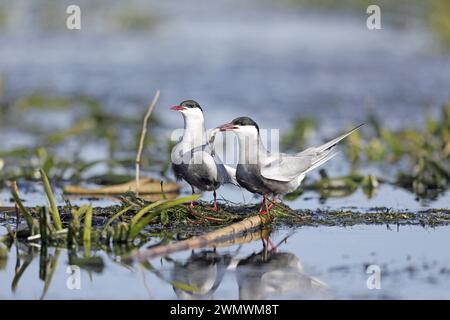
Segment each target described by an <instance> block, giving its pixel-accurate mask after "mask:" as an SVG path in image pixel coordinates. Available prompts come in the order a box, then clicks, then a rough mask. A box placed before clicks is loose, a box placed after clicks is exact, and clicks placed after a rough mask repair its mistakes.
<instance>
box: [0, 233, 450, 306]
mask: <svg viewBox="0 0 450 320" xmlns="http://www.w3.org/2000/svg"><path fill="white" fill-rule="evenodd" d="M292 232H293V234H292ZM287 235H291V236H290V237H289V238H288V239H287V240H286V242H283V243H282V244H280V245H279V246H278V248H277V251H276V252H271V253H268V256H267V257H266V258H263V256H262V255H261V254H260V251H261V250H262V248H263V245H262V243H263V242H262V240H255V241H253V242H251V243H247V244H245V245H243V246H241V247H239V245H234V246H230V247H224V248H217V250H216V252H214V251H213V249H211V248H210V249H204V250H195V252H194V253H191V252H182V253H178V254H174V255H171V256H170V258H169V259H159V258H156V259H153V260H151V261H150V262H151V264H152V266H153V268H154V270H153V271H149V270H148V269H145V268H143V267H142V266H141V265H139V264H135V265H133V266H132V267H129V266H122V265H120V263H118V262H117V261H115V258H114V255H111V256H107V255H106V254H105V253H104V252H98V253H94V255H96V256H99V257H101V258H102V259H103V261H104V263H105V267H104V268H103V270H101V271H100V270H97V271H95V270H94V271H93V270H91V271H87V270H83V269H82V270H81V278H80V279H81V288H80V289H79V290H78V289H73V290H70V289H68V288H67V281H68V277H69V274H67V273H66V272H67V267H68V257H67V251H66V250H63V249H61V250H60V253H59V260H58V264H57V267H56V270H55V272H54V274H53V278H52V280H51V283H50V285H49V289H48V292H47V294H46V295H45V298H46V299H79V298H91V299H103V298H112V299H123V298H127V299H128V298H136V299H192V298H197V299H207V298H208V299H209V298H213V299H239V298H261V299H291V298H294V299H311V298H315V299H386V298H398V299H433V298H437V299H448V298H450V295H449V292H448V284H449V281H450V269H449V265H450V254H449V253H448V250H442V244H443V243H448V241H449V240H450V235H449V233H448V230H447V228H445V227H439V228H436V229H424V228H421V227H417V226H414V227H403V226H402V227H400V228H399V229H398V230H388V229H386V227H385V226H374V225H372V226H354V227H352V228H336V227H319V228H312V227H305V228H299V229H296V230H277V231H275V232H273V233H272V234H271V240H272V242H273V244H274V245H276V244H277V242H278V241H281V240H283V238H285V237H286V236H287ZM25 249H26V247H24V246H20V251H19V252H20V254H21V256H22V259H23V258H25V257H26V255H25ZM35 250H36V251H35V253H34V255H35V257H34V259H33V260H32V261H31V264H30V265H29V266H28V268H27V269H26V271H25V272H24V273H23V275H22V277H21V279H20V281H19V283H18V284H17V287H16V289H15V292H12V289H11V283H12V281H13V279H14V275H15V272H14V270H15V265H16V257H17V254H16V249H15V247H14V246H13V247H12V249H11V250H10V254H9V256H8V261H7V263H6V265H4V266H3V268H2V269H1V270H0V298H1V299H38V298H40V297H41V295H42V290H43V287H44V282H43V281H41V280H39V279H38V275H39V260H40V259H39V252H38V250H37V249H35ZM48 253H49V254H50V255H51V256H52V255H54V254H55V253H54V249H51V248H49V249H48ZM253 254H256V255H253ZM22 263H23V260H22ZM370 265H375V266H379V268H380V270H381V276H380V281H381V282H380V289H372V290H370V289H368V287H367V281H368V277H369V276H371V274H367V273H366V271H367V267H368V266H370ZM180 283H182V284H184V287H183V286H182V285H180ZM173 284H175V286H177V287H178V288H177V289H174V288H173ZM186 285H189V286H190V287H188V289H189V290H192V288H197V290H198V291H197V292H196V293H195V294H193V293H192V292H189V291H186V290H187V289H186Z"/></svg>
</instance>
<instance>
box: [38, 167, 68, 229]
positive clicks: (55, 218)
mask: <svg viewBox="0 0 450 320" xmlns="http://www.w3.org/2000/svg"><path fill="white" fill-rule="evenodd" d="M39 172H40V174H41V179H42V183H43V184H44V190H45V193H46V194H47V198H48V202H49V203H50V213H51V214H52V218H53V223H54V224H55V227H56V230H61V229H62V223H61V218H60V216H59V210H58V206H57V205H56V201H55V197H54V196H53V191H52V187H51V186H50V182H49V181H48V177H47V174H46V173H45V171H44V169H40V170H39Z"/></svg>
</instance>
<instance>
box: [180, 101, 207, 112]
mask: <svg viewBox="0 0 450 320" xmlns="http://www.w3.org/2000/svg"><path fill="white" fill-rule="evenodd" d="M180 106H182V107H185V108H199V109H200V110H202V112H203V109H202V107H200V105H199V104H198V102H196V101H194V100H185V101H183V102H182V103H180Z"/></svg>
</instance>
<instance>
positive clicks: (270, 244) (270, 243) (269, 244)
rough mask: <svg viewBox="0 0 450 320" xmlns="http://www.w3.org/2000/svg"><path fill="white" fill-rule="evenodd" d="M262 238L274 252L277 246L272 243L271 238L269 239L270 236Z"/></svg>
mask: <svg viewBox="0 0 450 320" xmlns="http://www.w3.org/2000/svg"><path fill="white" fill-rule="evenodd" d="M264 239H265V240H266V242H267V245H268V246H270V248H271V250H272V251H273V252H276V251H277V246H276V245H274V244H273V242H272V240H270V237H269V236H267V237H265V238H264Z"/></svg>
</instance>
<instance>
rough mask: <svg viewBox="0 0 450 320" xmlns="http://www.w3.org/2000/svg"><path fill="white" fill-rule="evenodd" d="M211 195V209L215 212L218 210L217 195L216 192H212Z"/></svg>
mask: <svg viewBox="0 0 450 320" xmlns="http://www.w3.org/2000/svg"><path fill="white" fill-rule="evenodd" d="M213 195H214V206H213V208H212V209H213V211H217V210H218V208H217V195H216V190H214V192H213Z"/></svg>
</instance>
